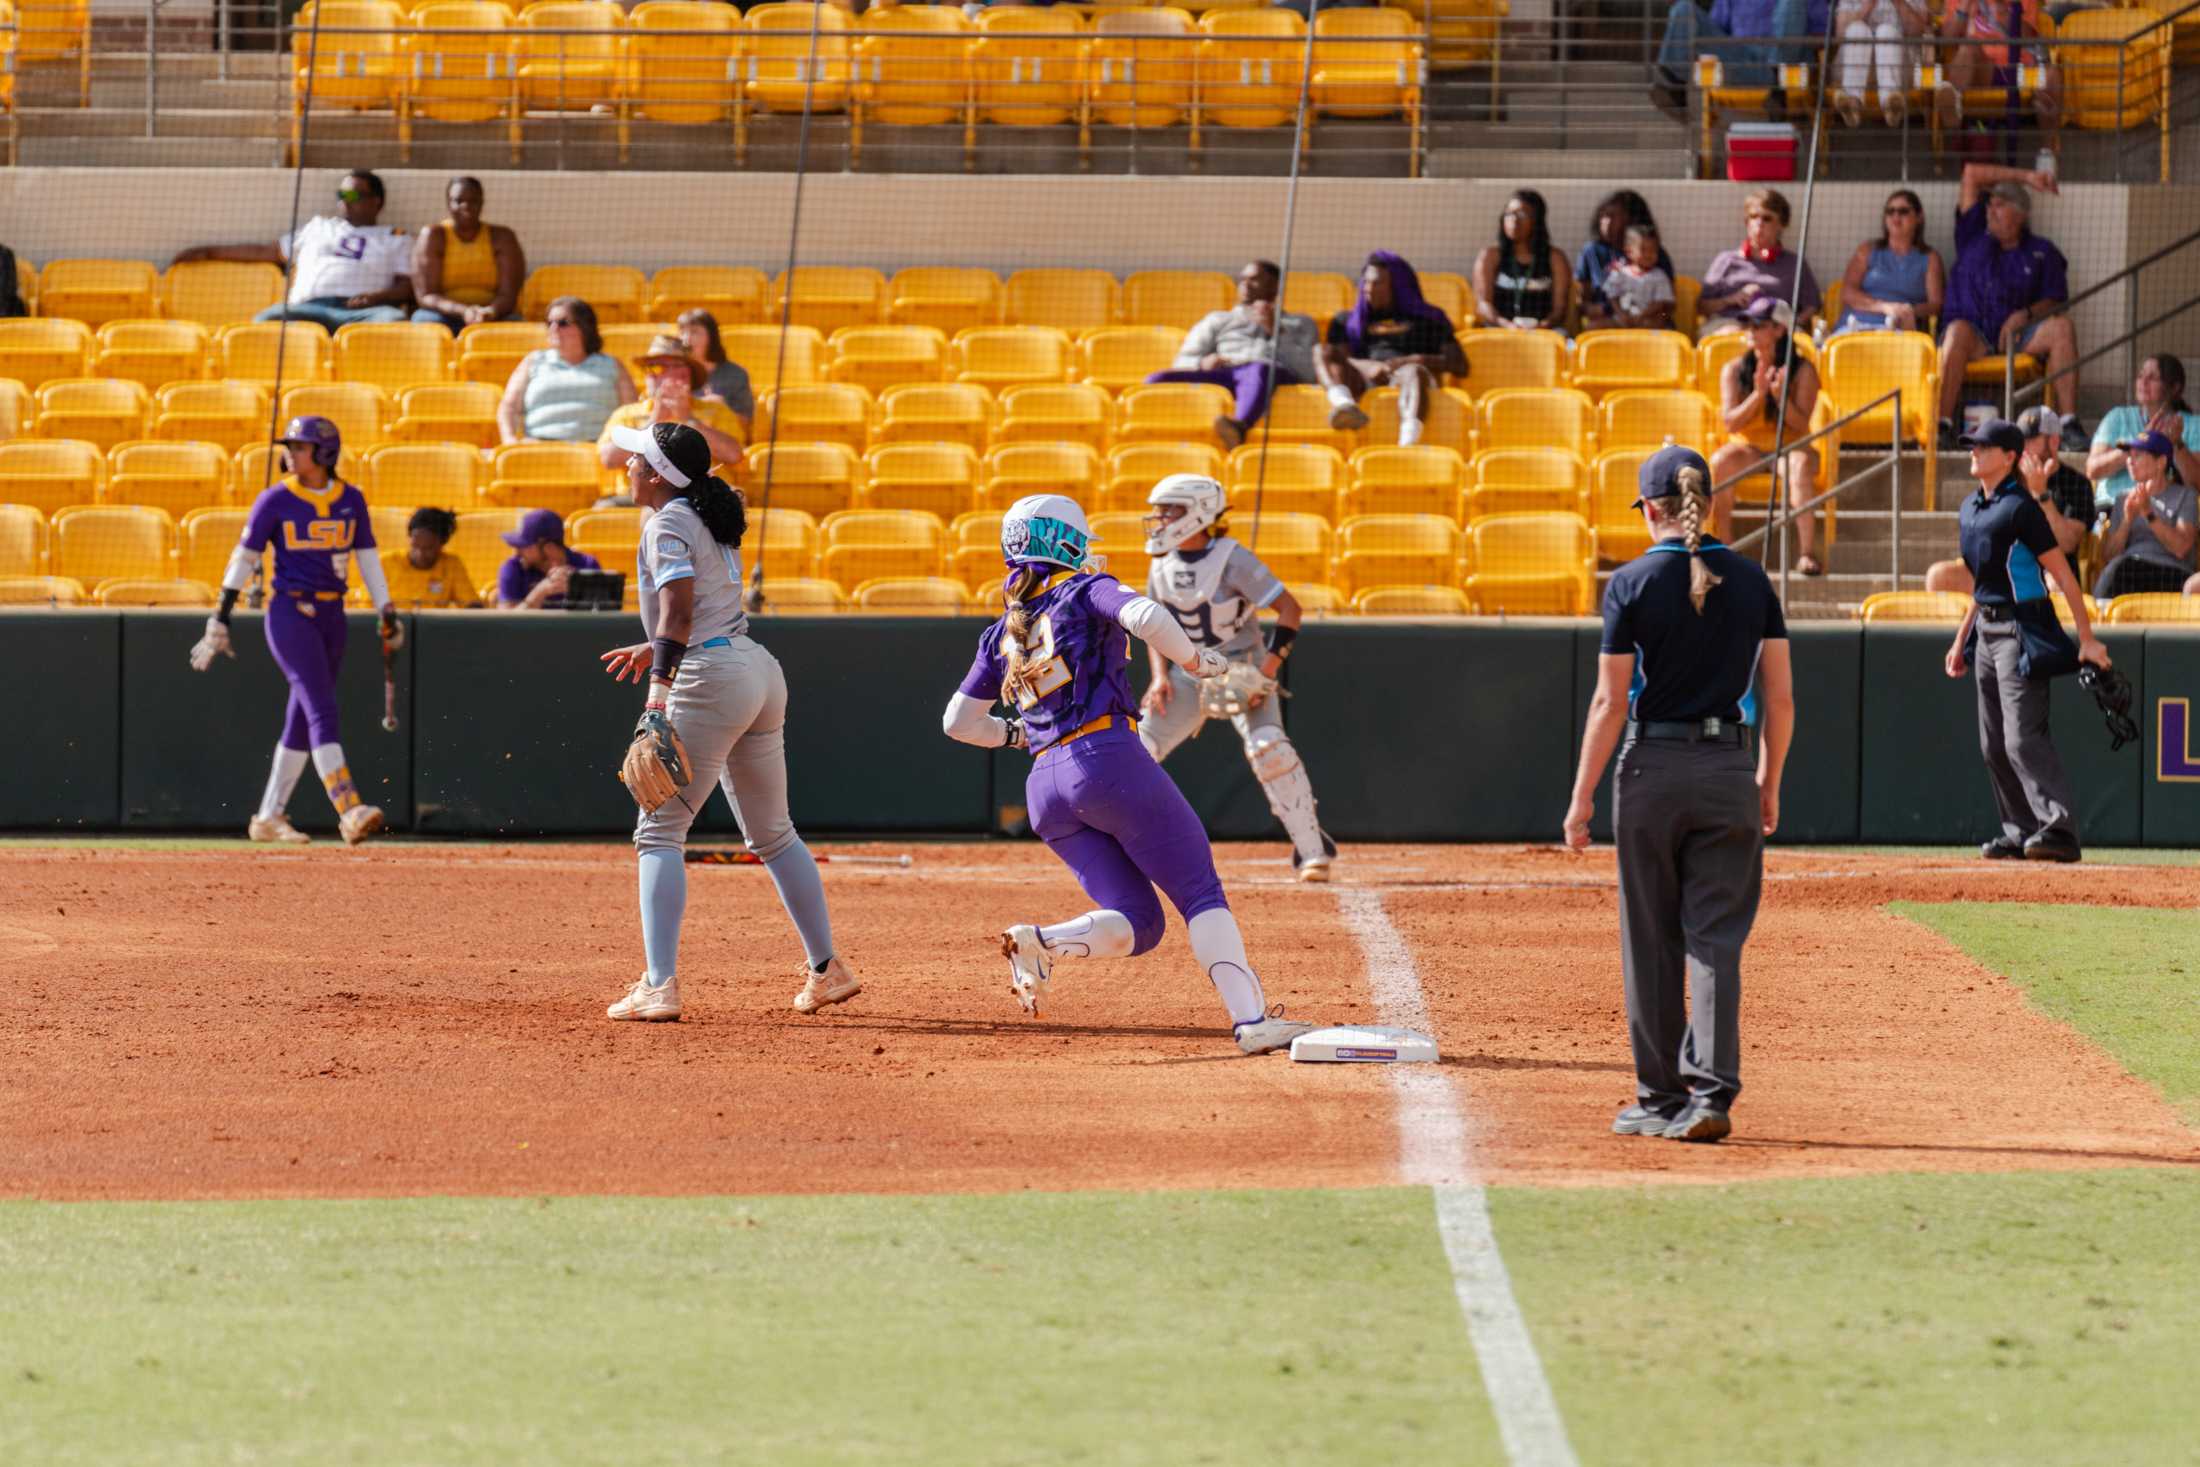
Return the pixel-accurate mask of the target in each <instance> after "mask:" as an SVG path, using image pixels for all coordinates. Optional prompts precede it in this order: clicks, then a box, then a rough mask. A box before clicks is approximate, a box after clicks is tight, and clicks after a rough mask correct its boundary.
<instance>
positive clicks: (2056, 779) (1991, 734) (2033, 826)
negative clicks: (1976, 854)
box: [1975, 618, 2078, 844]
mask: <svg viewBox="0 0 2200 1467" xmlns="http://www.w3.org/2000/svg"><path fill="white" fill-rule="evenodd" d="M2023 650H2024V634H2023V632H2022V630H2021V629H2020V628H2019V627H2018V626H2017V624H2016V623H2015V622H2013V621H1986V620H1984V619H1983V618H1982V619H1981V620H1980V621H1979V623H1978V646H1977V647H1976V649H1975V654H1976V660H1977V663H1978V666H1977V669H1976V671H1977V674H1978V747H1979V752H1980V753H1981V754H1984V755H1985V756H1986V775H1987V778H1988V779H1989V780H1990V781H1992V783H1993V786H1994V807H1995V809H1997V810H1998V811H2000V812H2001V833H2002V834H2003V835H2004V836H2006V837H2007V838H2008V839H2010V840H2013V841H2017V842H2019V843H2020V844H2021V843H2022V842H2024V841H2025V840H2028V839H2030V838H2031V837H2032V836H2034V835H2036V834H2038V833H2039V832H2041V831H2043V830H2047V831H2054V832H2056V833H2058V834H2061V835H2066V836H2068V837H2070V838H2071V839H2072V840H2076V839H2077V838H2078V818H2077V815H2076V814H2075V813H2074V807H2073V804H2072V796H2071V792H2070V775H2069V774H2068V773H2067V772H2066V771H2065V770H2064V769H2063V762H2062V756H2061V755H2060V754H2058V753H2056V752H2055V741H2054V740H2053V739H2051V738H2049V737H2048V736H2047V694H2048V680H2047V679H2046V678H2033V677H2026V676H2024V675H2023V674H2022V673H2020V672H2018V671H2017V657H2018V655H2019V654H2020V653H2021V652H2022V651H2023Z"/></svg>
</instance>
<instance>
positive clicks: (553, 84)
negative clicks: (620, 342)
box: [513, 0, 641, 312]
mask: <svg viewBox="0 0 2200 1467" xmlns="http://www.w3.org/2000/svg"><path fill="white" fill-rule="evenodd" d="M626 29H627V26H626V12H625V11H624V10H623V9H621V8H620V7H619V6H616V5H605V4H602V3H600V0H598V3H589V0H537V3H536V4H533V5H530V6H528V7H527V8H526V9H525V10H523V11H521V12H520V17H519V30H518V32H517V33H516V35H515V36H514V38H513V40H514V47H513V61H514V66H515V75H516V76H517V77H518V81H519V97H520V105H521V106H522V107H523V108H529V109H533V110H536V111H549V112H585V111H587V110H588V109H589V108H590V107H593V106H595V105H597V104H598V103H602V102H613V101H616V100H618V98H619V97H620V96H621V95H623V89H622V82H623V80H624V75H623V74H624V72H625V70H626V67H625V64H624V60H623V58H624V56H625V51H626ZM620 153H621V156H624V153H625V144H624V140H623V139H622V140H621V145H620ZM640 304H641V303H640V301H639V300H637V301H636V302H635V308H636V310H637V312H639V310H640Z"/></svg>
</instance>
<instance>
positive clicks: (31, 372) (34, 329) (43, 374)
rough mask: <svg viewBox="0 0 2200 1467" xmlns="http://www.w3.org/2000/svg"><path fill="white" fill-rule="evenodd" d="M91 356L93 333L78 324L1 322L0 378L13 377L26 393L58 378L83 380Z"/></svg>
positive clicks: (31, 320)
mask: <svg viewBox="0 0 2200 1467" xmlns="http://www.w3.org/2000/svg"><path fill="white" fill-rule="evenodd" d="M91 356H92V333H91V330H90V328H88V327H87V326H85V324H84V323H83V322H81V321H49V320H43V319H39V318H36V317H28V316H25V317H17V318H15V319H13V320H0V377H13V378H14V379H15V380H16V381H18V382H20V383H22V384H23V386H24V387H25V388H26V389H27V390H29V391H33V392H35V391H37V390H38V389H39V388H40V387H41V386H43V385H44V384H46V383H48V382H51V381H53V380H54V379H55V378H57V377H81V376H83V375H84V374H85V372H86V371H87V370H88V369H89V368H88V364H89V363H90V361H91Z"/></svg>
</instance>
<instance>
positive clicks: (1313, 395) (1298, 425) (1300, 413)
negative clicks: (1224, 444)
mask: <svg viewBox="0 0 2200 1467" xmlns="http://www.w3.org/2000/svg"><path fill="white" fill-rule="evenodd" d="M1330 407H1331V405H1330V401H1329V394H1328V392H1327V391H1326V390H1325V389H1323V388H1320V387H1317V386H1315V385H1314V384H1312V383H1310V382H1297V383H1287V384H1286V385H1284V386H1282V387H1278V388H1277V389H1276V391H1275V395H1274V396H1272V397H1271V398H1270V399H1269V400H1268V411H1267V413H1266V415H1264V416H1263V417H1262V418H1261V420H1260V422H1258V423H1256V424H1255V425H1254V426H1253V427H1252V428H1250V429H1248V430H1247V432H1246V439H1247V441H1248V442H1252V443H1268V442H1275V443H1313V444H1319V445H1320V446H1322V447H1324V448H1333V449H1335V450H1336V451H1337V452H1339V453H1342V454H1346V455H1350V454H1351V452H1352V450H1353V449H1354V448H1356V447H1358V446H1359V437H1360V435H1359V434H1358V433H1356V432H1354V431H1352V430H1351V429H1348V428H1332V427H1330V426H1329V414H1330Z"/></svg>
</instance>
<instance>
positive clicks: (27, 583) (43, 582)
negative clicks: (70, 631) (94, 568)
mask: <svg viewBox="0 0 2200 1467" xmlns="http://www.w3.org/2000/svg"><path fill="white" fill-rule="evenodd" d="M86 599H87V598H86V596H85V594H84V587H83V585H82V584H81V583H79V582H78V581H77V580H76V579H75V578H74V577H71V576H0V606H38V605H46V606H82V605H83V604H84V602H85V601H86Z"/></svg>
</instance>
